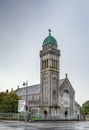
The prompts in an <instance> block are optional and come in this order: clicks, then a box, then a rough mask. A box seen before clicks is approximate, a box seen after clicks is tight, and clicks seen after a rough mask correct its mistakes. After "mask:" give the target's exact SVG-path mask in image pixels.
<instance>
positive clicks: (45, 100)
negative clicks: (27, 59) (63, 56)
mask: <svg viewBox="0 0 89 130" xmlns="http://www.w3.org/2000/svg"><path fill="white" fill-rule="evenodd" d="M16 93H17V94H18V96H19V97H20V99H21V100H25V101H26V104H27V109H28V111H29V112H31V115H32V116H33V117H38V116H40V117H41V118H43V119H44V118H47V119H52V118H53V119H54V118H55V119H77V118H78V116H79V115H80V109H81V107H80V105H79V104H78V103H77V102H76V101H75V91H74V88H73V86H72V85H71V83H70V81H69V79H68V75H67V74H65V77H64V79H60V49H58V43H57V40H56V39H55V38H54V37H53V36H52V35H51V30H50V29H49V34H48V36H47V37H46V38H45V39H44V40H43V43H42V50H40V84H36V85H32V86H28V85H26V86H23V87H21V88H19V87H18V88H17V90H16Z"/></svg>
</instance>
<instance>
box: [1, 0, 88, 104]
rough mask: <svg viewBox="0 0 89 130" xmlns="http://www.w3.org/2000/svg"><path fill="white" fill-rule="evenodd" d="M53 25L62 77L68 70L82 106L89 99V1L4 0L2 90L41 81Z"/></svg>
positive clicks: (2, 4)
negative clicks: (43, 51) (41, 54)
mask: <svg viewBox="0 0 89 130" xmlns="http://www.w3.org/2000/svg"><path fill="white" fill-rule="evenodd" d="M49 28H51V30H52V33H51V34H52V36H53V37H55V38H56V40H57V43H58V48H59V49H60V50H61V57H60V77H61V78H65V73H68V78H69V80H70V82H71V84H72V86H73V88H74V90H75V99H76V101H77V102H78V103H79V104H80V105H81V104H82V103H84V102H85V101H86V100H89V0H0V91H6V89H9V90H11V88H13V89H16V88H17V85H19V86H20V87H22V84H23V81H26V80H28V83H29V85H32V84H38V83H40V57H39V51H40V50H41V47H42V43H43V40H44V39H45V38H46V37H47V36H48V29H49Z"/></svg>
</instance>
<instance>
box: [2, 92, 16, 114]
mask: <svg viewBox="0 0 89 130" xmlns="http://www.w3.org/2000/svg"><path fill="white" fill-rule="evenodd" d="M18 100H19V97H18V95H17V94H16V93H15V92H8V93H7V92H1V93H0V112H4V113H11V112H13V113H14V112H18Z"/></svg>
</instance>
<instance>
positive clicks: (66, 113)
mask: <svg viewBox="0 0 89 130" xmlns="http://www.w3.org/2000/svg"><path fill="white" fill-rule="evenodd" d="M64 114H65V119H67V117H68V111H67V110H66V111H65V113H64Z"/></svg>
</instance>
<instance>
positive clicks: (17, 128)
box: [0, 121, 89, 130]
mask: <svg viewBox="0 0 89 130" xmlns="http://www.w3.org/2000/svg"><path fill="white" fill-rule="evenodd" d="M0 130H89V122H44V123H41V122H37V123H26V122H19V121H0Z"/></svg>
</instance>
